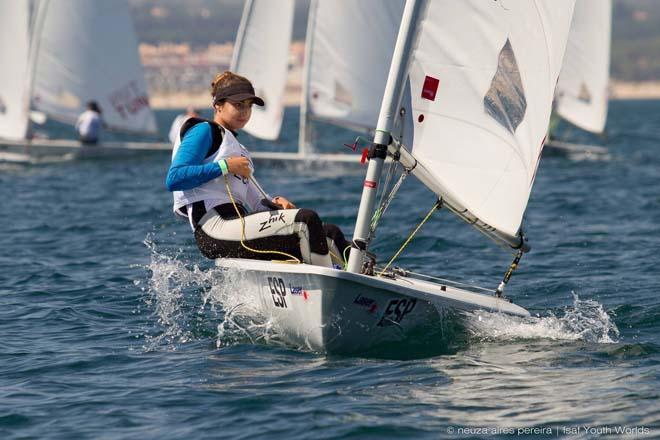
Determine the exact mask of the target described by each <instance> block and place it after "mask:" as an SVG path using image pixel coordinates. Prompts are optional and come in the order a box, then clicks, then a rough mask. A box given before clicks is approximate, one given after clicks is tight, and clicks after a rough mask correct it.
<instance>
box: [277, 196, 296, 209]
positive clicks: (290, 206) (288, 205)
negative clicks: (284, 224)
mask: <svg viewBox="0 0 660 440" xmlns="http://www.w3.org/2000/svg"><path fill="white" fill-rule="evenodd" d="M273 203H275V204H276V205H279V206H281V207H282V209H296V205H294V204H293V203H291V202H289V201H288V200H287V199H285V198H284V197H282V196H277V197H275V198H273Z"/></svg>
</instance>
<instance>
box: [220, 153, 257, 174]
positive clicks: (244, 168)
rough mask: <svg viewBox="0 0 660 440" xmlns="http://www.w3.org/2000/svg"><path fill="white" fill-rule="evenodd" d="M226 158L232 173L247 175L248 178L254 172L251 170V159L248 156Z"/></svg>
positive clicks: (228, 168)
mask: <svg viewBox="0 0 660 440" xmlns="http://www.w3.org/2000/svg"><path fill="white" fill-rule="evenodd" d="M226 160H227V170H229V172H230V173H232V174H236V175H237V176H241V177H245V178H246V179H247V178H249V177H250V174H252V171H251V170H250V160H249V159H248V158H247V157H242V156H236V157H230V158H229V159H226Z"/></svg>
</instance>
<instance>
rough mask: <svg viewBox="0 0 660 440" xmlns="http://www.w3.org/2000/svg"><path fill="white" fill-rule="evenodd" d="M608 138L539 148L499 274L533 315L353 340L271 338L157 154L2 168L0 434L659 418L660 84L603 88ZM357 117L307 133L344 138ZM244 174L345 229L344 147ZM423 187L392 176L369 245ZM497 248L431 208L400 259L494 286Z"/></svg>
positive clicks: (388, 431) (285, 434) (420, 431)
mask: <svg viewBox="0 0 660 440" xmlns="http://www.w3.org/2000/svg"><path fill="white" fill-rule="evenodd" d="M175 114H176V112H165V111H163V112H158V114H157V116H158V118H159V122H160V124H161V131H163V132H165V131H166V128H168V124H169V121H171V119H172V118H173V117H174V115H175ZM296 124H297V109H288V111H287V117H286V121H285V126H284V133H283V139H282V141H280V142H278V143H264V142H259V141H256V140H254V139H252V138H250V137H249V136H247V135H242V136H241V138H240V139H241V140H242V141H243V142H244V143H246V145H248V147H251V148H254V149H262V150H263V149H270V150H275V151H292V150H293V149H295V142H296V135H297V125H296ZM50 130H51V133H50V134H51V135H52V136H71V137H73V133H71V131H70V129H68V128H66V127H63V126H62V127H59V126H56V125H53V126H51V127H50ZM608 135H609V137H608V139H607V142H606V145H607V147H608V148H609V151H610V153H609V155H608V156H606V157H601V158H599V159H598V160H583V159H580V160H576V159H575V158H571V157H565V156H548V157H545V158H544V159H543V160H542V161H541V165H540V169H539V171H538V175H537V178H536V182H535V186H534V190H533V192H532V197H531V200H530V203H529V207H528V210H527V215H526V218H525V229H526V232H527V234H528V236H529V238H530V242H531V244H532V251H531V252H530V253H529V254H527V255H525V256H524V257H523V260H522V262H521V264H520V268H519V269H518V270H517V271H516V272H515V274H514V275H513V278H512V279H511V282H510V283H509V286H508V288H507V292H506V293H507V295H508V296H509V297H510V298H512V299H513V300H514V301H515V302H516V303H517V304H519V305H521V306H523V307H525V308H527V309H528V310H529V311H530V312H531V313H532V317H530V318H512V317H505V316H501V315H498V314H491V313H474V314H471V315H468V316H467V317H464V318H463V319H462V320H461V323H460V325H456V326H454V327H453V328H452V329H451V330H452V331H451V332H443V333H442V335H444V336H438V335H437V334H434V333H429V334H420V335H416V337H415V339H414V340H409V341H407V342H406V343H404V344H398V345H396V346H393V347H391V349H387V347H386V348H385V349H383V350H380V351H377V352H374V353H363V354H361V355H355V356H328V355H326V354H324V353H315V352H310V351H308V350H304V349H299V347H291V346H288V345H286V344H285V343H284V342H283V341H282V340H281V338H280V337H279V335H278V334H277V327H276V326H275V325H273V324H274V323H273V322H271V321H270V320H269V318H268V317H267V316H261V315H260V307H259V298H258V295H257V294H256V293H255V292H251V291H249V290H246V289H244V288H241V287H240V286H241V284H240V280H238V279H232V276H236V275H235V274H234V275H232V274H227V273H223V272H221V271H219V270H218V269H216V268H215V267H214V266H213V264H212V262H210V261H208V260H205V259H204V258H203V257H201V256H200V254H199V252H198V251H197V249H196V247H195V244H194V241H193V239H192V235H191V232H190V229H189V227H188V225H187V223H186V222H185V221H179V220H177V219H176V218H175V217H174V216H173V215H172V213H171V206H170V204H171V195H170V194H169V193H167V191H166V190H165V187H164V180H165V174H166V171H167V167H168V162H169V157H168V155H167V154H160V155H151V156H144V157H138V158H134V159H131V160H124V161H117V160H89V161H70V162H62V163H57V164H47V165H39V166H6V165H5V166H2V167H1V168H0V200H2V201H3V216H2V219H3V220H2V228H0V237H1V239H0V243H1V244H2V252H1V253H0V267H1V271H0V334H1V335H2V345H1V346H2V349H1V350H0V438H3V439H18V438H40V439H41V438H44V439H50V438H67V439H69V438H76V439H77V438H90V439H92V438H93V439H98V438H101V439H104V438H121V439H144V438H157V439H181V438H196V439H202V438H245V439H252V438H314V439H325V438H378V439H380V438H397V439H398V438H430V439H436V438H483V437H489V438H491V437H492V438H505V437H513V436H515V437H520V438H543V437H553V438H555V437H566V438H594V437H599V438H600V437H603V438H615V437H616V438H618V437H620V436H627V437H638V436H639V437H647V438H656V437H660V405H659V404H658V397H659V394H660V374H659V373H658V371H659V368H660V367H659V365H660V300H659V299H658V297H659V293H660V277H659V274H660V271H659V269H658V265H659V263H660V256H659V251H660V102H657V101H655V102H653V101H648V102H643V101H625V102H624V101H617V102H613V103H612V105H611V111H610V116H609V120H608ZM354 136H355V135H354V134H351V133H347V132H344V131H341V130H336V129H331V128H329V127H325V128H323V129H321V130H320V132H319V134H318V135H317V137H316V140H315V143H316V144H317V145H320V146H321V148H323V149H324V151H325V152H342V151H346V152H348V153H350V151H349V150H347V149H346V147H345V146H343V144H350V143H352V141H353V137H354ZM576 136H577V137H576V140H580V141H592V140H593V139H590V138H581V137H580V135H579V134H578V135H576ZM357 157H358V155H356V162H357V161H358V158H357ZM257 177H258V178H259V180H260V182H261V184H262V186H263V187H264V188H266V189H267V190H268V191H269V192H271V193H272V194H282V195H286V196H287V197H288V198H290V199H291V200H293V201H294V202H295V203H296V204H298V205H299V206H304V207H309V208H313V209H316V210H317V211H318V212H319V213H320V215H321V216H322V218H323V219H324V220H326V221H328V222H332V223H336V224H337V225H339V226H340V227H341V228H343V229H344V231H345V232H347V233H348V234H349V235H350V233H351V232H352V226H353V224H354V221H355V215H356V211H357V205H358V203H359V199H360V193H361V187H362V180H363V178H364V168H361V167H360V166H359V165H355V166H353V167H350V168H349V169H346V168H343V167H341V166H340V165H331V166H328V167H327V168H325V169H323V170H322V171H319V170H305V169H294V168H281V167H275V166H261V167H260V168H258V170H257ZM434 201H435V199H434V197H433V195H432V194H431V193H429V192H428V190H426V189H425V188H423V187H422V186H421V185H419V184H418V183H416V182H415V181H414V178H410V179H407V180H406V182H405V183H404V185H403V186H402V189H401V190H400V192H399V195H398V197H397V198H396V199H395V201H394V202H393V205H392V206H391V208H390V209H389V211H388V213H387V214H386V216H385V217H384V219H383V220H382V223H381V225H380V228H379V230H378V235H377V238H376V240H375V242H374V247H373V250H374V251H375V252H376V254H378V256H379V258H380V259H381V261H382V260H387V259H388V258H389V257H390V256H391V255H393V254H394V253H395V252H396V250H397V249H398V247H399V246H400V244H401V243H402V242H403V241H404V240H405V238H406V237H407V236H408V234H409V232H410V231H411V230H412V228H413V227H414V226H415V225H416V224H417V222H418V221H419V220H421V218H423V216H424V215H425V214H426V212H427V211H428V210H429V209H430V207H431V206H432V205H433V203H434ZM511 259H512V256H511V254H510V253H508V252H506V251H504V250H502V249H500V248H499V247H497V246H494V245H493V244H492V243H491V242H489V241H488V240H487V239H486V238H484V237H483V236H481V235H480V234H479V233H477V232H475V231H474V230H472V228H470V227H468V226H466V225H465V224H463V223H462V222H461V221H459V220H457V219H455V218H454V217H453V216H452V215H451V214H449V213H448V212H445V211H440V212H438V213H436V214H434V216H433V217H432V218H431V220H429V223H427V224H426V225H425V226H424V227H423V228H422V229H421V230H420V232H419V233H418V235H417V237H416V238H415V240H414V241H413V242H412V244H411V245H410V246H409V247H408V248H406V250H405V251H404V252H403V254H402V255H401V257H400V258H399V260H398V261H397V264H399V265H401V266H404V267H407V268H410V269H411V270H414V271H417V272H423V273H428V274H432V275H437V276H441V277H446V278H454V279H457V280H459V281H462V282H467V283H474V284H479V285H482V286H485V287H490V288H493V287H495V286H496V285H497V283H499V281H500V279H501V277H502V275H503V274H504V272H505V271H506V269H507V268H508V265H509V264H510V262H511ZM236 286H239V287H238V288H237V287H236ZM445 330H446V329H445ZM446 335H450V336H451V337H450V338H448V337H447V336H446ZM443 338H444V339H443Z"/></svg>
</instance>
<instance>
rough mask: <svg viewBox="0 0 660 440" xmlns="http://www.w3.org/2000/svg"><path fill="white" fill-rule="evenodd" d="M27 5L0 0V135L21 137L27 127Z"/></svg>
mask: <svg viewBox="0 0 660 440" xmlns="http://www.w3.org/2000/svg"><path fill="white" fill-rule="evenodd" d="M29 21H30V16H29V4H28V2H27V1H23V0H20V1H16V0H1V1H0V66H2V68H1V69H0V138H4V139H12V140H20V139H23V138H25V135H26V132H27V127H28V113H29V107H28V101H29V98H28V89H27V80H26V78H27V76H28V57H27V53H28V50H29V45H30V44H29V31H28V26H29Z"/></svg>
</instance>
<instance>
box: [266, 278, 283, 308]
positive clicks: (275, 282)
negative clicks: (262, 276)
mask: <svg viewBox="0 0 660 440" xmlns="http://www.w3.org/2000/svg"><path fill="white" fill-rule="evenodd" d="M268 287H270V295H271V296H272V297H273V304H275V307H280V308H283V309H286V308H287V306H286V299H284V297H285V296H286V285H285V284H284V280H283V279H282V278H275V277H268Z"/></svg>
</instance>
